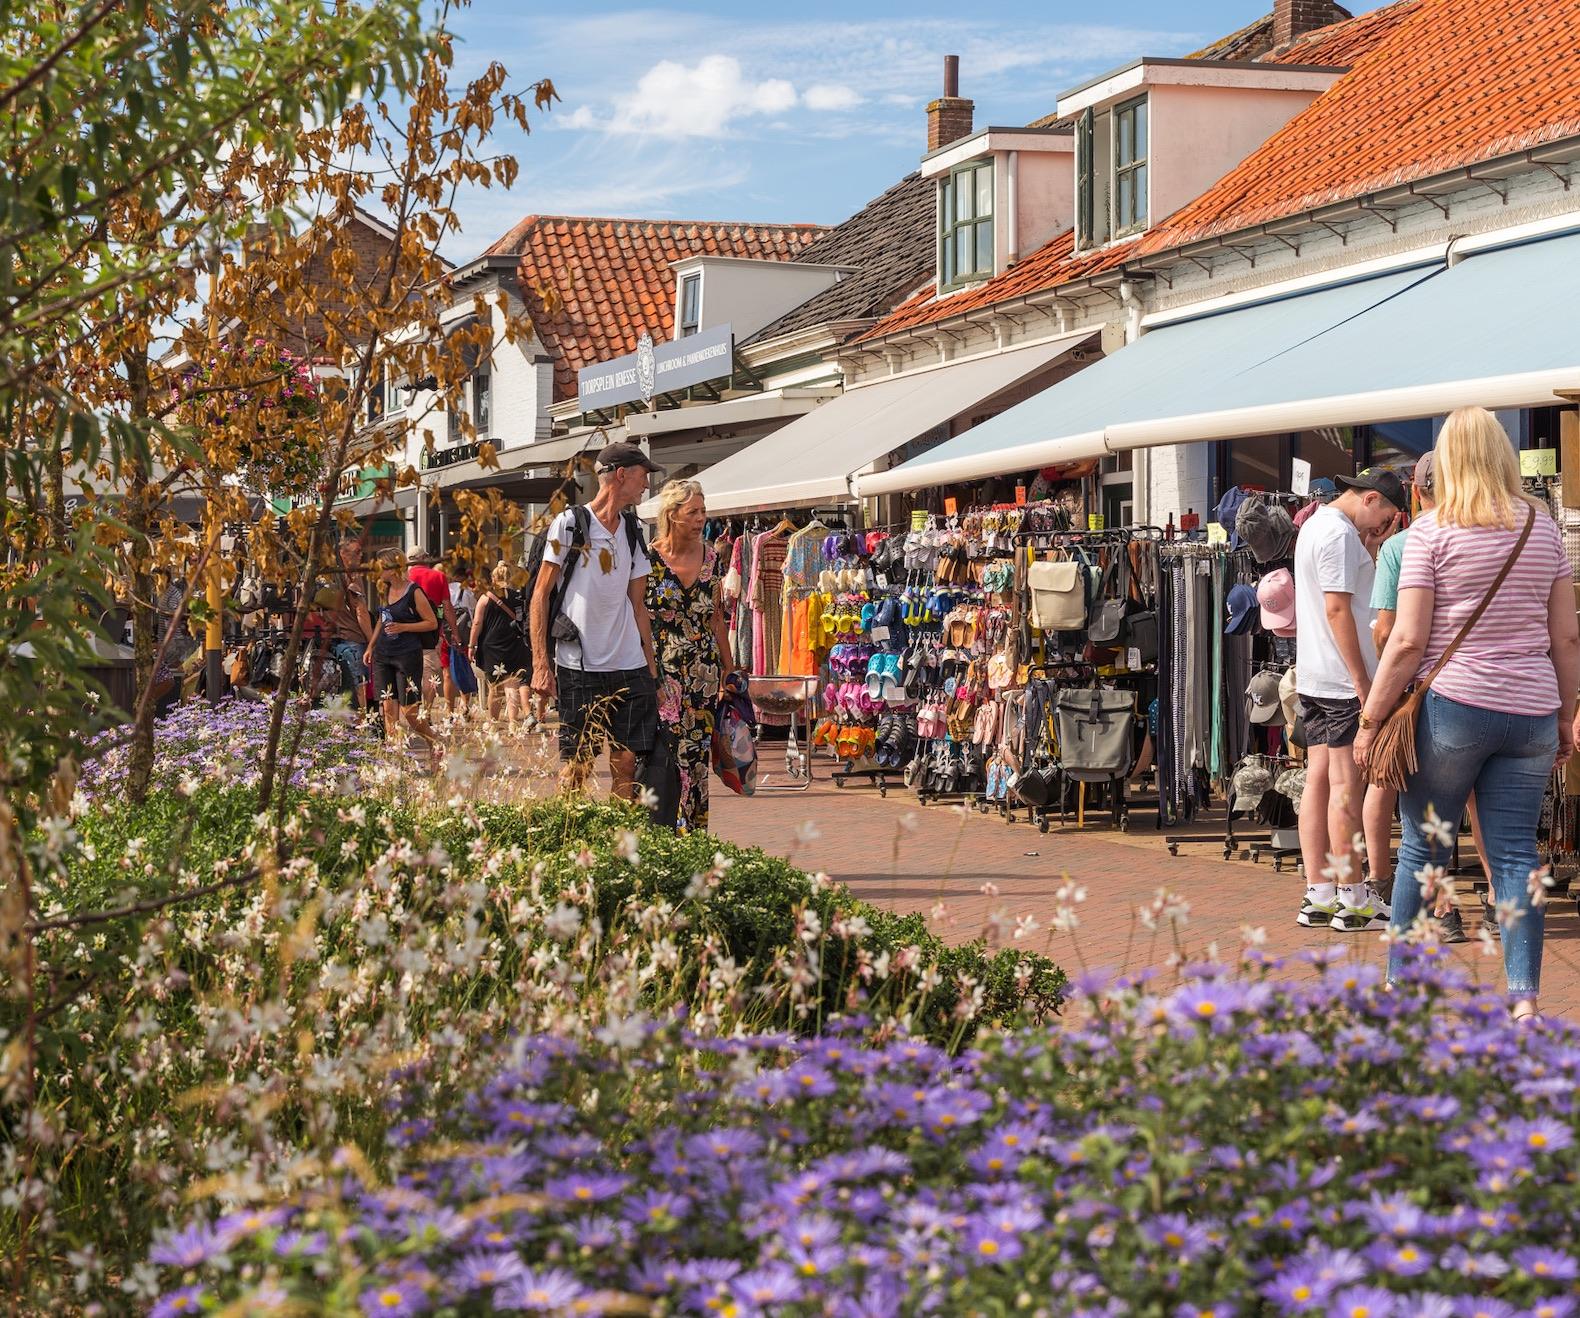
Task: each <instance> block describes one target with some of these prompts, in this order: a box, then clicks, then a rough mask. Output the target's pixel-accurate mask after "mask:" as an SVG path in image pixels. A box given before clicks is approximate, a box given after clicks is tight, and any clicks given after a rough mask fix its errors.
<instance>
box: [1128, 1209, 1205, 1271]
mask: <svg viewBox="0 0 1580 1318" xmlns="http://www.w3.org/2000/svg"><path fill="white" fill-rule="evenodd" d="M1141 1235H1142V1237H1143V1238H1144V1239H1145V1240H1146V1241H1147V1242H1148V1243H1149V1244H1151V1245H1152V1246H1153V1247H1154V1248H1155V1249H1159V1250H1162V1251H1163V1252H1164V1253H1166V1254H1167V1255H1169V1257H1170V1258H1173V1259H1176V1260H1178V1261H1179V1262H1181V1263H1189V1262H1190V1261H1191V1260H1192V1259H1194V1258H1196V1257H1197V1256H1198V1255H1199V1254H1200V1253H1201V1252H1202V1250H1204V1249H1205V1248H1206V1247H1207V1232H1206V1230H1205V1229H1204V1228H1203V1227H1201V1226H1199V1225H1197V1224H1196V1223H1194V1222H1192V1221H1190V1219H1189V1218H1187V1217H1186V1216H1185V1215H1184V1214H1183V1213H1165V1214H1164V1215H1163V1216H1162V1217H1159V1218H1157V1219H1156V1220H1154V1221H1151V1222H1144V1223H1143V1224H1142V1226H1141Z"/></svg>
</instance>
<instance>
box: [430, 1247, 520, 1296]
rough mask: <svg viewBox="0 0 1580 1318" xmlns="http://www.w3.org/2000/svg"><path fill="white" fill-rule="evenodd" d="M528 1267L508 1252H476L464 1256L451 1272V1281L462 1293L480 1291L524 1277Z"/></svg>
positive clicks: (517, 1255) (516, 1256) (516, 1255)
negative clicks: (514, 1278) (486, 1287)
mask: <svg viewBox="0 0 1580 1318" xmlns="http://www.w3.org/2000/svg"><path fill="white" fill-rule="evenodd" d="M526 1270H527V1265H526V1264H525V1263H523V1262H522V1261H521V1256H520V1255H519V1254H514V1253H511V1252H510V1251H508V1250H475V1251H474V1252H472V1253H470V1254H464V1255H462V1257H461V1258H460V1260H459V1261H458V1262H457V1263H456V1265H455V1267H454V1268H453V1269H452V1270H451V1272H450V1276H449V1281H450V1284H451V1285H452V1286H454V1287H455V1288H456V1289H457V1290H459V1291H462V1292H469V1291H479V1290H482V1289H483V1288H484V1287H485V1286H497V1285H499V1284H500V1283H501V1282H505V1281H509V1280H511V1279H512V1278H513V1277H519V1276H522V1275H523V1274H524V1273H525V1272H526Z"/></svg>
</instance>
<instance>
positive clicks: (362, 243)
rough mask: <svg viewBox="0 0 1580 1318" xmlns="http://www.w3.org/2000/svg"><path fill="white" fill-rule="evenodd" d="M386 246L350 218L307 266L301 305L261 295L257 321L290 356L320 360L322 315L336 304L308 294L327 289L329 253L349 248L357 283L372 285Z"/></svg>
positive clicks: (373, 232) (381, 238) (383, 239)
mask: <svg viewBox="0 0 1580 1318" xmlns="http://www.w3.org/2000/svg"><path fill="white" fill-rule="evenodd" d="M389 246H390V243H389V239H388V238H386V237H384V235H383V234H381V233H379V232H377V231H376V230H374V229H372V228H370V227H369V226H367V225H365V224H363V223H362V222H361V221H360V220H358V219H356V218H355V217H353V218H352V219H350V220H349V221H347V222H346V224H344V225H343V226H342V227H341V228H340V230H339V231H338V232H337V233H335V234H334V235H332V236H331V238H330V240H329V243H328V245H327V246H326V247H325V249H324V250H322V251H320V252H319V253H317V254H316V255H315V256H314V257H313V258H312V260H311V261H309V262H308V265H307V270H306V277H305V280H304V284H305V286H306V289H307V290H308V294H307V296H306V297H305V298H303V299H301V304H300V305H296V304H293V305H289V306H288V305H286V303H285V301H284V300H283V299H281V298H280V297H279V296H278V295H277V294H273V293H264V294H262V295H261V297H260V299H259V302H260V310H261V313H262V314H261V316H260V319H265V320H266V321H267V323H268V324H270V325H271V326H273V328H274V330H275V334H276V335H277V337H278V339H279V341H280V342H281V343H282V344H283V345H284V346H286V347H288V348H290V350H291V351H292V352H296V353H300V354H302V355H304V356H309V357H316V356H321V355H322V345H323V342H324V311H325V310H326V309H327V310H329V311H330V312H331V313H332V312H333V308H334V305H335V304H334V302H333V301H332V300H329V299H323V298H315V297H314V296H313V295H312V292H311V290H312V289H314V288H327V287H329V284H330V281H329V278H328V272H329V260H330V254H331V252H333V251H334V250H335V249H336V248H341V249H343V248H346V247H349V248H350V249H351V251H352V252H353V253H354V254H355V256H356V262H357V265H356V269H357V273H356V279H357V282H358V283H371V282H372V281H373V279H374V277H375V274H376V272H377V271H378V269H379V263H380V262H381V261H382V260H384V259H385V258H386V255H387V253H388V251H389Z"/></svg>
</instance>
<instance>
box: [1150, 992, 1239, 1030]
mask: <svg viewBox="0 0 1580 1318" xmlns="http://www.w3.org/2000/svg"><path fill="white" fill-rule="evenodd" d="M1244 1005H1245V990H1244V988H1242V987H1241V986H1240V985H1238V984H1236V983H1234V982H1233V981H1230V980H1206V979H1203V980H1196V981H1195V982H1193V983H1190V984H1187V985H1186V986H1185V987H1184V988H1182V989H1180V991H1179V992H1178V993H1176V994H1175V995H1174V996H1173V998H1172V999H1170V1001H1169V1003H1168V1011H1169V1014H1170V1015H1171V1016H1173V1017H1174V1018H1175V1019H1176V1020H1181V1021H1195V1022H1199V1023H1201V1024H1205V1025H1207V1026H1209V1027H1210V1028H1211V1029H1213V1030H1214V1031H1220V1032H1221V1031H1224V1030H1229V1029H1232V1028H1233V1020H1232V1017H1233V1016H1234V1014H1235V1012H1237V1011H1239V1010H1240V1009H1241V1007H1243V1006H1244Z"/></svg>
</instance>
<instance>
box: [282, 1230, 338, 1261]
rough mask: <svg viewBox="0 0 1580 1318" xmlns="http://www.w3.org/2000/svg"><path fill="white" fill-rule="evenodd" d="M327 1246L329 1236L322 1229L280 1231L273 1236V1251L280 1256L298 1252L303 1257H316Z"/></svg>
mask: <svg viewBox="0 0 1580 1318" xmlns="http://www.w3.org/2000/svg"><path fill="white" fill-rule="evenodd" d="M328 1248H329V1237H328V1236H326V1235H325V1234H324V1233H323V1232H322V1231H312V1232H306V1231H282V1232H280V1234H279V1235H277V1236H276V1237H275V1238H274V1252H275V1253H276V1254H278V1255H279V1256H280V1257H281V1258H289V1257H290V1256H291V1255H292V1254H300V1255H301V1256H302V1257H303V1258H317V1257H318V1256H319V1255H320V1254H322V1253H323V1252H324V1251H325V1250H326V1249H328Z"/></svg>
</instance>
